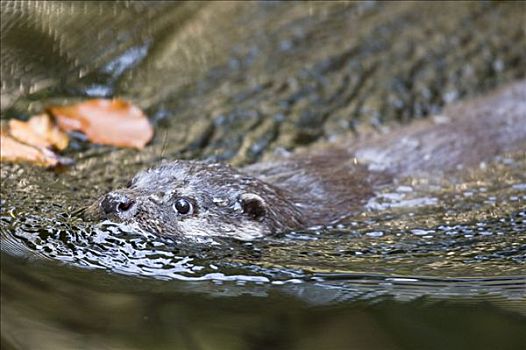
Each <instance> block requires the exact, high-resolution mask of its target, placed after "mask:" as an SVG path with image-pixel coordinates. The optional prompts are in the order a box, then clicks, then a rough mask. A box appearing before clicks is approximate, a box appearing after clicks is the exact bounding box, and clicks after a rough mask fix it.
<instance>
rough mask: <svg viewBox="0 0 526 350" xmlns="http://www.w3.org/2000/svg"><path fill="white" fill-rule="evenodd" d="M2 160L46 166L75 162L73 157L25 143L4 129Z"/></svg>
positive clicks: (0, 135)
mask: <svg viewBox="0 0 526 350" xmlns="http://www.w3.org/2000/svg"><path fill="white" fill-rule="evenodd" d="M0 161H2V162H13V163H19V162H29V163H32V164H35V165H39V166H44V167H56V166H59V165H70V164H72V163H73V161H72V160H71V159H69V158H64V157H61V156H59V155H57V154H55V153H54V152H53V151H51V150H49V149H47V148H45V147H41V146H31V145H27V144H24V143H22V142H20V141H18V140H17V139H15V138H14V137H12V136H11V135H9V134H8V133H7V130H4V129H2V130H1V131H0Z"/></svg>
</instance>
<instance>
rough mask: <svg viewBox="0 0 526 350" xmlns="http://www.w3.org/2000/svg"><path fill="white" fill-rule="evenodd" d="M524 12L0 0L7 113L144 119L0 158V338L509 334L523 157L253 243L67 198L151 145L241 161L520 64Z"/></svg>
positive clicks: (460, 341) (340, 339)
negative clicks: (119, 137)
mask: <svg viewBox="0 0 526 350" xmlns="http://www.w3.org/2000/svg"><path fill="white" fill-rule="evenodd" d="M76 6H78V7H76ZM521 11H522V12H521ZM523 13H524V7H523V6H522V7H521V5H520V4H519V5H516V4H492V3H491V4H477V3H470V4H465V6H455V7H451V6H450V5H448V4H440V6H435V5H432V4H429V5H425V6H424V5H422V4H418V3H397V4H391V3H375V2H363V3H355V4H353V3H328V4H322V3H309V4H278V3H261V4H252V5H247V4H242V3H235V2H232V3H228V4H227V3H223V4H219V5H217V4H216V3H208V4H201V3H170V2H158V3H155V4H153V5H146V4H145V3H142V2H134V3H107V2H89V3H81V4H80V5H75V4H74V3H73V2H54V3H43V2H34V3H31V2H19V1H13V2H2V87H1V92H2V119H6V118H9V117H17V118H21V117H24V116H27V115H28V114H30V113H33V112H35V111H39V110H40V109H42V107H43V106H44V105H46V104H48V103H52V102H59V103H62V102H64V101H68V100H71V99H79V98H80V99H83V98H87V97H93V96H113V95H119V96H126V97H129V98H132V99H135V100H136V102H138V104H140V105H141V106H143V107H145V108H147V109H148V112H149V114H150V116H151V120H152V122H153V123H154V124H155V127H156V130H157V131H158V132H157V135H158V136H157V139H156V140H154V142H153V144H152V145H151V146H149V147H148V148H147V149H146V150H145V151H144V152H141V153H137V152H135V151H130V150H115V149H112V148H109V147H98V146H90V145H86V144H84V143H82V141H75V142H74V143H73V145H72V147H71V149H70V151H69V152H70V153H71V154H70V155H71V156H73V157H75V158H76V159H77V165H76V166H75V167H74V168H72V169H70V170H69V171H66V172H64V173H60V174H57V173H53V172H49V171H42V170H41V169H36V168H32V167H29V166H25V165H2V169H1V181H2V182H1V185H2V188H1V202H0V235H1V242H2V244H1V250H2V264H1V268H2V294H1V298H2V299H1V300H2V311H1V317H2V344H1V345H2V349H3V348H22V349H26V348H38V349H77V348H90V349H91V348H94V349H105V348H119V349H122V348H125V349H128V348H129V349H146V348H147V349H166V348H170V349H172V348H176V349H179V348H181V349H207V348H213V349H216V348H224V349H247V348H248V349H252V348H253V349H258V348H265V349H266V348H280V347H281V348H283V349H296V348H297V349H320V348H331V347H332V348H349V344H352V345H353V346H356V347H357V348H365V349H406V348H411V349H412V348H414V349H424V348H425V349H434V348H436V349H444V348H448V349H455V348H458V349H469V348H473V349H475V348H476V349H494V348H499V349H517V348H520V346H521V345H522V344H524V343H526V339H525V338H526V335H525V334H524V331H523V330H524V328H525V327H526V272H525V266H526V235H525V234H524V233H525V232H526V221H525V220H526V211H525V209H524V208H525V207H526V205H525V203H526V175H525V174H526V154H525V153H524V152H522V153H518V154H509V155H503V156H502V157H500V158H498V159H496V160H495V162H492V163H488V164H484V165H483V166H481V167H480V169H471V170H466V171H463V172H460V173H459V174H458V175H456V177H450V178H447V179H442V178H437V179H434V178H412V179H406V180H404V181H401V182H399V183H396V184H393V185H389V186H385V187H383V188H379V189H378V193H377V194H376V196H375V197H374V198H373V199H371V200H370V201H369V203H368V204H367V207H366V209H365V210H364V211H363V212H362V213H358V214H356V215H353V216H350V217H348V218H346V219H345V221H343V222H342V223H341V224H340V225H335V226H334V227H318V228H311V229H309V230H305V231H301V232H289V233H284V234H283V235H282V236H280V237H274V238H269V239H264V240H258V241H254V242H250V243H242V242H237V241H231V240H225V239H218V238H210V239H204V240H202V241H199V242H186V241H180V240H174V239H171V238H166V237H165V238H159V237H154V236H152V235H151V234H149V233H147V232H142V231H140V230H138V229H137V228H133V227H125V226H121V225H116V224H112V223H109V222H104V223H100V224H92V223H87V222H84V221H82V220H81V219H80V218H78V217H77V216H76V215H75V214H74V213H75V212H76V211H77V210H78V209H79V208H80V207H81V206H84V205H86V204H87V203H90V202H91V201H93V200H94V199H95V198H96V197H97V196H98V195H99V194H101V193H104V192H107V191H108V190H110V189H112V188H115V187H121V186H122V185H123V184H124V183H126V182H127V180H128V178H129V177H130V176H131V175H132V174H134V173H135V172H136V171H138V170H139V169H142V168H144V167H148V166H151V165H152V164H154V163H156V162H158V161H159V160H161V159H162V158H207V159H219V160H229V161H231V162H233V163H235V164H245V163H248V162H251V161H257V160H258V159H260V158H262V157H264V156H265V155H266V154H270V153H271V152H273V151H279V150H282V151H283V150H284V149H287V150H291V149H294V148H295V147H297V146H298V145H308V144H310V143H312V142H314V141H316V140H318V139H320V138H326V139H330V138H331V137H333V136H335V135H341V134H344V133H349V132H358V133H359V132H374V131H372V130H373V129H377V128H381V126H382V124H383V123H389V122H394V121H408V120H410V119H413V118H417V117H422V116H427V115H429V114H433V113H436V112H438V111H440V110H441V108H442V107H443V106H444V104H447V103H449V102H452V101H453V100H455V99H460V98H465V97H468V96H472V95H478V94H480V93H481V92H483V91H485V90H488V89H492V88H494V87H496V86H498V85H500V84H502V83H505V82H508V81H511V80H514V79H518V78H524V77H525V75H526V73H525V71H524V69H525V67H526V64H525V61H524V55H523V53H524V52H525V51H526V48H525V45H526V40H524V31H523V25H522V22H523V16H521V14H523ZM503 19H505V20H503ZM4 23H5V24H4ZM94 38H96V39H94ZM342 38H348V41H347V40H343V39H342Z"/></svg>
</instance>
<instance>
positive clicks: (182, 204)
mask: <svg viewBox="0 0 526 350" xmlns="http://www.w3.org/2000/svg"><path fill="white" fill-rule="evenodd" d="M173 208H174V210H175V211H177V212H178V213H179V214H182V215H185V214H192V212H193V208H192V203H190V202H189V201H188V200H187V199H184V198H179V199H178V200H176V201H175V203H174V205H173Z"/></svg>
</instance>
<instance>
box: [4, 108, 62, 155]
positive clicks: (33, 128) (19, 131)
mask: <svg viewBox="0 0 526 350" xmlns="http://www.w3.org/2000/svg"><path fill="white" fill-rule="evenodd" d="M9 134H10V135H11V136H13V137H14V138H16V139H18V140H19V141H21V142H23V143H26V144H29V145H32V146H37V147H42V148H44V147H47V148H52V147H53V148H56V149H58V150H64V149H65V148H66V147H67V146H68V142H69V138H68V135H67V134H65V133H64V132H62V131H60V129H59V128H58V127H57V125H56V124H55V123H54V122H53V120H51V117H50V116H49V115H48V114H40V115H36V116H33V117H31V119H29V121H27V122H24V121H21V120H16V119H11V120H10V121H9Z"/></svg>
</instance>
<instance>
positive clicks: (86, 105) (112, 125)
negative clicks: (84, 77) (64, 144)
mask: <svg viewBox="0 0 526 350" xmlns="http://www.w3.org/2000/svg"><path fill="white" fill-rule="evenodd" d="M49 111H50V112H51V113H52V114H53V116H55V118H56V120H57V123H58V125H59V127H60V128H61V129H62V130H65V131H80V132H83V133H84V134H85V135H86V137H87V138H88V140H90V141H92V142H94V143H99V144H104V145H113V146H119V147H132V148H138V149H141V148H144V146H145V145H146V144H147V143H148V142H149V141H150V140H151V139H152V137H153V128H152V126H151V125H150V123H149V122H148V118H146V115H145V114H144V113H143V112H142V110H141V109H139V108H138V107H136V106H134V105H132V104H131V103H129V102H127V101H124V100H121V99H113V100H107V99H94V100H89V101H86V102H81V103H77V104H73V105H69V106H56V107H51V108H50V109H49Z"/></svg>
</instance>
